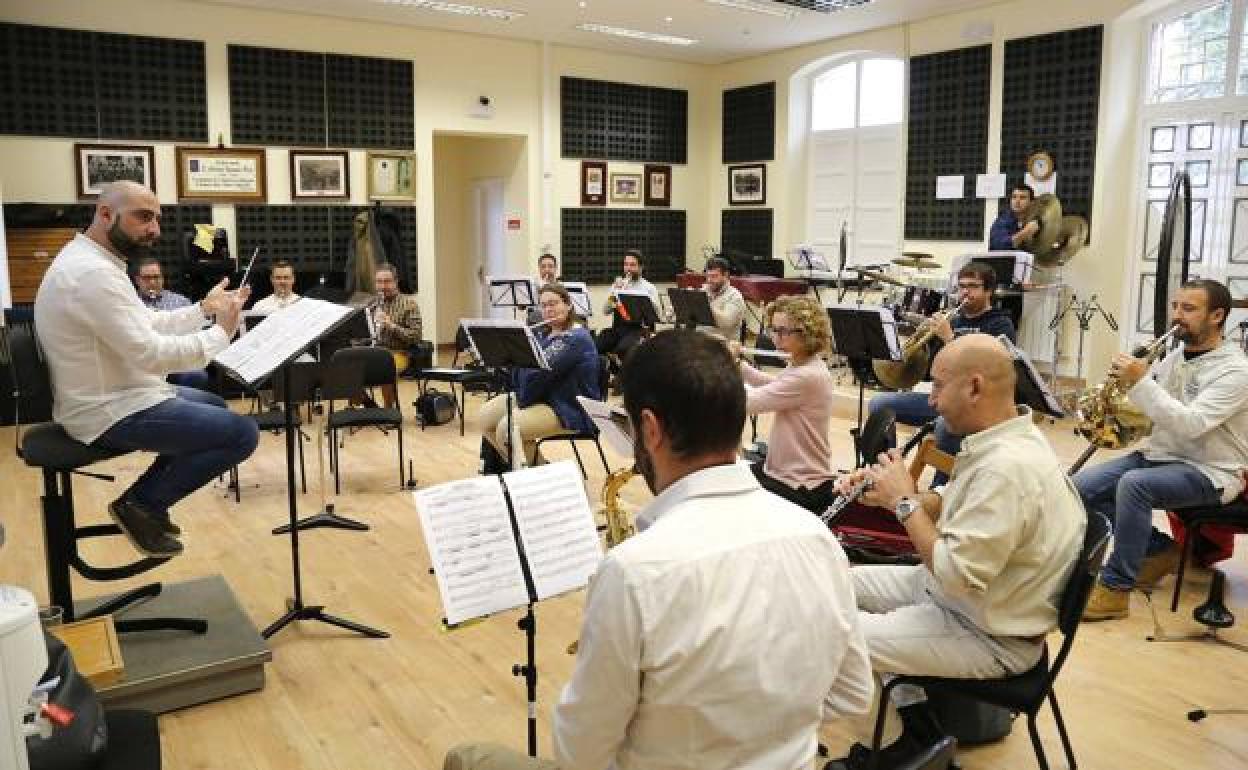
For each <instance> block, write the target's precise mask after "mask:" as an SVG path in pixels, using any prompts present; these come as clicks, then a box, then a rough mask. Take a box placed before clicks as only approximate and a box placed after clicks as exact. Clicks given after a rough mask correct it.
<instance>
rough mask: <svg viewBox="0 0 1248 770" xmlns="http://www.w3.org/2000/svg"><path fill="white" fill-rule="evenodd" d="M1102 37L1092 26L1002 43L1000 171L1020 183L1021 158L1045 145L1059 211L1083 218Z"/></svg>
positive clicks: (1087, 212)
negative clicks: (1003, 73)
mask: <svg viewBox="0 0 1248 770" xmlns="http://www.w3.org/2000/svg"><path fill="white" fill-rule="evenodd" d="M1103 36H1104V29H1103V28H1102V27H1101V26H1099V25H1098V26H1095V27H1084V28H1082V29H1072V30H1067V31H1065V32H1054V33H1052V34H1048V35H1036V36H1035V37H1027V38H1020V39H1017V40H1007V41H1006V43H1005V83H1004V94H1003V99H1002V105H1001V112H1002V115H1001V118H1002V121H1001V170H1002V171H1003V172H1004V173H1005V174H1006V175H1007V181H1008V183H1009V184H1017V183H1020V182H1022V181H1023V178H1024V177H1023V173H1024V171H1025V170H1026V169H1025V167H1026V163H1027V158H1028V157H1029V156H1030V155H1031V154H1032V153H1033V152H1038V151H1041V150H1043V151H1045V152H1048V153H1049V155H1051V156H1052V157H1053V165H1054V167H1055V168H1056V171H1057V197H1058V198H1059V199H1061V202H1062V212H1063V213H1065V214H1080V215H1082V216H1084V217H1088V220H1089V222H1090V221H1091V214H1092V177H1093V171H1094V170H1095V165H1096V120H1097V111H1098V107H1099V98H1100V89H1101V45H1102V40H1103Z"/></svg>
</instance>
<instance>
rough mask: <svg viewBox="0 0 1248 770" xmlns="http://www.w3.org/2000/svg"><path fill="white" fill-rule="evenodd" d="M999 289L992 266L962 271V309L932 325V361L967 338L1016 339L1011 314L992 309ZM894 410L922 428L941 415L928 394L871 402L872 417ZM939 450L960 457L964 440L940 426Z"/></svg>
mask: <svg viewBox="0 0 1248 770" xmlns="http://www.w3.org/2000/svg"><path fill="white" fill-rule="evenodd" d="M996 288H997V274H996V272H995V271H993V269H992V267H991V266H990V265H986V264H984V263H983V262H968V263H967V264H966V265H965V266H964V267H963V268H962V269H961V270H959V271H958V293H957V299H958V305H959V306H960V307H961V309H960V310H959V311H958V312H957V314H956V315H955V316H954V317H952V318H950V316H949V315H946V314H943V313H937V314H936V315H934V316H932V319H931V321H930V323H931V324H933V326H934V330H933V331H934V334H933V337H932V341H931V342H930V343H928V344H929V345H930V346H931V348H932V349H931V357H930V358H929V359H928V360H932V361H934V360H935V359H936V354H937V353H938V352H940V349H941V348H943V347H944V346H945V345H947V344H949V343H950V342H952V341H953V340H954V338H955V337H961V336H963V335H965V334H989V335H992V336H993V337H996V336H999V335H1002V334H1004V335H1005V336H1006V337H1009V338H1010V340H1014V339H1015V330H1014V321H1013V320H1011V319H1010V314H1009V313H1007V312H1006V311H1004V310H1001V309H999V308H994V307H993V306H992V293H993V291H995V290H996ZM885 407H887V408H889V409H892V410H893V411H894V412H895V413H896V414H897V422H899V423H902V424H903V425H912V426H915V427H918V426H919V425H923V424H925V423H927V422H928V421H930V420H933V419H935V418H936V417H937V416H938V415H937V413H936V407H935V405H934V403H933V402H932V401H931V399H929V397H928V394H927V393H921V392H918V391H911V392H908V393H901V392H899V393H881V394H879V395H877V396H875V397H874V398H872V399H871V403H870V405H869V406H868V407H867V408H868V410H869V411H870V412H872V413H874V412H876V411H877V410H879V409H883V408H885ZM934 435H935V439H936V447H937V448H938V449H940V450H941V451H942V452H946V453H948V454H950V455H956V454H957V453H958V449H959V447H961V445H962V437H961V436H959V435H958V434H957V433H954V432H953V431H951V430H950V429H949V426H948V424H947V423H946V422H945V421H944V420H938V421H937V422H936V431H935V434H934ZM896 443H897V440H896V437H895V436H892V437H890V439H889V446H896ZM944 482H945V477H944V474H943V473H938V474H937V476H936V478H935V480H934V483H935V484H936V485H939V484H943V483H944Z"/></svg>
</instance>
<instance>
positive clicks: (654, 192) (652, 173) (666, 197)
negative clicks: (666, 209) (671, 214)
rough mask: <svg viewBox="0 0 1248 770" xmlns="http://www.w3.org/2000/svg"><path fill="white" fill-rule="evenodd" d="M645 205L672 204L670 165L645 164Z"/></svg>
mask: <svg viewBox="0 0 1248 770" xmlns="http://www.w3.org/2000/svg"><path fill="white" fill-rule="evenodd" d="M645 176H646V200H645V203H646V205H647V206H670V205H672V167H671V166H646V172H645Z"/></svg>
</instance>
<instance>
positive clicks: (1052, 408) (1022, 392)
mask: <svg viewBox="0 0 1248 770" xmlns="http://www.w3.org/2000/svg"><path fill="white" fill-rule="evenodd" d="M997 339H998V340H1000V342H1001V344H1002V345H1005V349H1006V350H1008V351H1009V352H1010V357H1011V358H1013V359H1014V373H1015V375H1016V376H1017V377H1016V379H1017V382H1016V384H1015V385H1014V403H1016V404H1026V405H1027V406H1029V407H1031V408H1032V409H1034V410H1035V411H1037V412H1043V413H1044V414H1047V415H1049V416H1050V417H1065V416H1066V412H1065V411H1064V410H1063V409H1062V406H1061V404H1059V403H1058V402H1057V398H1056V397H1055V396H1054V395H1053V392H1052V391H1051V390H1049V389H1048V387H1046V386H1045V384H1044V380H1043V379H1042V378H1041V377H1040V372H1038V371H1036V367H1035V364H1033V363H1031V359H1030V358H1028V357H1027V353H1026V352H1024V351H1023V349H1022V348H1020V347H1018V346H1017V345H1015V344H1014V343H1013V342H1012V341H1011V340H1010V338H1009V337H1007V336H1005V335H1004V334H1000V335H998V336H997Z"/></svg>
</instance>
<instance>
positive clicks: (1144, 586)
mask: <svg viewBox="0 0 1248 770" xmlns="http://www.w3.org/2000/svg"><path fill="white" fill-rule="evenodd" d="M1182 556H1183V553H1182V552H1181V551H1180V550H1179V546H1178V544H1177V543H1171V544H1170V545H1169V546H1168V547H1167V548H1166V549H1165V550H1164V551H1158V552H1157V553H1155V554H1153V555H1152V556H1145V557H1144V562H1143V563H1142V564H1140V571H1139V573H1138V574H1137V575H1136V576H1135V590H1137V591H1143V592H1144V593H1149V592H1151V591H1152V590H1153V589H1154V588H1156V587H1157V583H1158V582H1159V581H1160V580H1161V579H1162V578H1164V577H1165V576H1166V575H1173V574H1175V573H1177V572H1178V571H1179V559H1180V558H1182Z"/></svg>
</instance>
